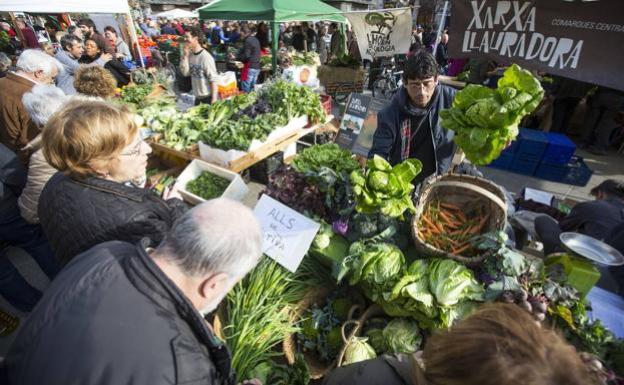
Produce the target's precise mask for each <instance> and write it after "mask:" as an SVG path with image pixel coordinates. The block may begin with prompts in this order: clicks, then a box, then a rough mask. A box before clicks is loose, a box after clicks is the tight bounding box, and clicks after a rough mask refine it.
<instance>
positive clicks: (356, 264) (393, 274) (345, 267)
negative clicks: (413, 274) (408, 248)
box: [338, 242, 405, 301]
mask: <svg viewBox="0 0 624 385" xmlns="http://www.w3.org/2000/svg"><path fill="white" fill-rule="evenodd" d="M404 264H405V257H403V253H402V252H401V250H400V249H399V248H398V247H396V246H394V245H392V244H389V243H365V242H355V243H354V244H352V245H351V247H350V248H349V255H348V256H347V257H346V258H345V259H344V260H343V262H342V266H341V268H340V272H339V273H338V281H340V280H342V279H343V278H344V277H345V276H346V275H350V278H349V284H351V285H356V284H361V285H362V288H363V289H364V293H365V294H366V295H367V296H368V297H369V298H370V299H371V300H373V301H376V300H377V299H379V298H380V296H381V293H382V292H383V291H385V290H387V289H389V288H391V287H392V286H393V285H394V282H396V280H397V279H398V277H400V275H401V272H402V271H403V265H404Z"/></svg>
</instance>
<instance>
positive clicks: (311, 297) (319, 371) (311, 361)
mask: <svg viewBox="0 0 624 385" xmlns="http://www.w3.org/2000/svg"><path fill="white" fill-rule="evenodd" d="M330 292H331V290H330V289H329V288H315V289H314V290H311V291H310V292H308V293H307V294H306V296H305V297H304V298H303V299H302V300H301V301H300V302H299V303H298V304H297V306H296V307H295V311H294V312H293V313H292V315H291V320H292V322H293V323H295V322H297V320H299V319H300V318H301V316H302V315H303V313H304V312H305V311H306V310H307V309H309V308H310V307H311V306H312V305H314V304H315V303H322V302H324V301H325V298H327V296H328V295H329V294H330ZM357 302H360V301H357ZM361 302H362V304H360V305H358V304H356V305H353V306H352V307H351V309H350V311H349V315H348V317H347V318H348V319H349V320H348V321H347V322H346V323H345V324H348V323H351V322H353V321H355V320H353V319H352V317H353V316H354V315H355V314H356V313H357V312H358V311H361V310H363V308H364V305H363V302H364V299H363V298H361ZM343 327H344V325H343ZM353 332H355V330H354V331H353ZM353 335H355V334H353ZM353 335H350V336H351V337H350V338H352V336H353ZM282 350H283V352H284V356H285V357H286V361H287V362H288V364H289V365H293V364H294V363H295V356H296V353H297V336H296V334H291V335H289V336H287V337H286V338H285V339H284V342H283V343H282ZM343 354H344V346H343V347H342V349H341V350H340V353H339V357H342V355H343ZM303 356H304V359H305V361H306V364H307V365H308V369H309V371H310V378H311V379H313V380H316V379H320V378H323V377H324V376H325V374H327V373H328V372H329V371H330V370H332V369H333V368H334V367H336V365H337V363H338V360H334V361H332V362H325V361H323V360H322V359H320V358H319V357H318V356H317V355H316V354H314V353H313V352H304V353H303Z"/></svg>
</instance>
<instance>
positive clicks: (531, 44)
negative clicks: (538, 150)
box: [448, 0, 624, 90]
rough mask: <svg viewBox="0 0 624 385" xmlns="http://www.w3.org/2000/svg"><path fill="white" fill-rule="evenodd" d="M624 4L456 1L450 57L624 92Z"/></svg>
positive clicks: (611, 0)
mask: <svg viewBox="0 0 624 385" xmlns="http://www.w3.org/2000/svg"><path fill="white" fill-rule="evenodd" d="M622 15H624V1H622V0H600V1H592V2H588V1H580V0H576V1H574V0H573V1H560V0H552V1H537V0H531V1H495V0H458V1H453V11H452V17H451V23H450V26H451V29H450V38H449V43H448V48H449V55H450V56H451V57H457V58H461V57H484V56H485V57H489V58H491V59H492V60H496V61H498V62H502V63H501V64H505V63H507V64H510V63H517V64H519V65H521V66H525V67H528V68H532V69H537V70H542V71H545V72H547V73H551V74H557V75H561V76H565V77H569V78H573V79H577V80H581V81H586V82H589V83H593V84H598V85H602V86H605V87H610V88H615V89H620V90H624V77H623V76H620V75H619V74H620V73H621V66H622V63H624V50H622V49H621V47H622V45H623V44H624V21H623V19H622Z"/></svg>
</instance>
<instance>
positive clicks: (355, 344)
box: [343, 337, 377, 365]
mask: <svg viewBox="0 0 624 385" xmlns="http://www.w3.org/2000/svg"><path fill="white" fill-rule="evenodd" d="M366 341H368V338H366V337H353V338H352V339H351V341H349V344H348V345H347V347H346V348H345V354H344V361H343V365H349V364H354V363H356V362H360V361H366V360H370V359H373V358H375V357H377V353H375V350H374V349H373V348H372V347H371V346H370V345H369V344H368V343H367V342H366Z"/></svg>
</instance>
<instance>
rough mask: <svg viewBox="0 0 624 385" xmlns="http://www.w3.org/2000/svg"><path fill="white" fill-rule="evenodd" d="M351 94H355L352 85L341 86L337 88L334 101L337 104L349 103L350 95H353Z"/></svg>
mask: <svg viewBox="0 0 624 385" xmlns="http://www.w3.org/2000/svg"><path fill="white" fill-rule="evenodd" d="M351 92H353V85H352V84H340V85H338V86H337V87H336V91H335V94H334V100H335V101H336V102H337V103H344V102H345V101H347V98H348V97H349V94H351Z"/></svg>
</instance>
